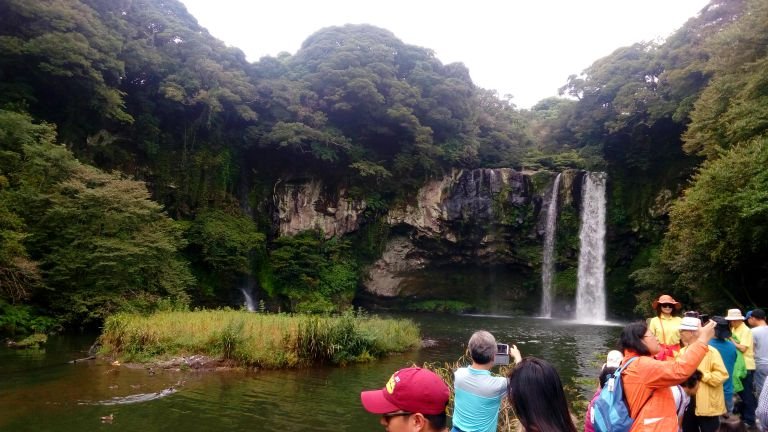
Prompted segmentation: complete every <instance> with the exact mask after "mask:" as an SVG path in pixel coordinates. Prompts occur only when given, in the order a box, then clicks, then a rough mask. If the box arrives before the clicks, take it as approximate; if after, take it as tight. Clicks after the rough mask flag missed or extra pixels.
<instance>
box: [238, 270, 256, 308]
mask: <svg viewBox="0 0 768 432" xmlns="http://www.w3.org/2000/svg"><path fill="white" fill-rule="evenodd" d="M255 285H256V281H255V280H254V278H253V276H247V277H246V280H245V283H244V284H242V285H241V286H240V292H242V293H243V299H244V301H245V307H246V308H247V309H248V311H249V312H255V311H256V302H254V300H253V288H254V286H255Z"/></svg>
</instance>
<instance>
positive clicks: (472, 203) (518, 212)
mask: <svg viewBox="0 0 768 432" xmlns="http://www.w3.org/2000/svg"><path fill="white" fill-rule="evenodd" d="M555 175H556V173H551V172H519V171H515V170H512V169H509V168H497V169H475V170H454V171H452V172H451V173H450V174H449V175H446V176H445V177H443V178H442V179H438V180H433V181H430V182H428V183H427V184H425V185H424V186H423V187H422V188H421V189H420V190H419V191H418V193H417V194H416V196H415V197H413V198H412V200H410V201H409V202H407V203H405V204H402V205H400V206H399V207H396V208H392V209H390V211H389V212H388V214H387V215H386V222H387V224H388V225H389V226H390V227H391V233H392V234H391V236H390V238H389V239H388V242H387V244H386V246H385V248H384V252H383V253H382V255H381V257H380V258H379V259H378V260H377V261H376V262H374V263H373V264H372V265H371V266H370V268H369V270H368V272H367V277H366V280H365V282H364V285H365V288H366V290H367V291H369V292H370V293H372V294H375V295H378V296H384V297H395V296H401V295H410V294H412V293H413V292H417V291H418V292H423V290H420V289H415V288H413V287H414V286H415V282H414V280H416V279H420V278H421V279H423V275H424V274H426V273H429V272H434V271H435V269H448V270H450V269H455V268H461V267H472V268H475V269H477V268H478V267H479V268H488V269H490V268H493V269H498V271H501V272H508V273H514V274H515V275H516V276H515V278H517V279H519V280H521V281H522V282H519V283H518V286H517V287H511V288H510V289H512V290H513V291H515V293H508V294H509V295H508V297H510V296H511V297H520V296H521V295H523V294H524V292H523V291H526V290H529V291H530V290H534V289H535V290H538V279H537V278H538V272H539V268H540V263H541V244H542V236H543V230H544V223H545V219H546V214H545V213H546V210H544V211H542V209H546V208H547V204H548V202H549V200H550V199H551V191H552V184H553V181H554V178H555ZM581 178H582V172H580V171H575V170H570V171H566V172H564V173H563V177H562V181H561V189H560V193H559V194H558V199H560V201H561V204H560V206H561V208H564V209H566V211H567V209H568V208H571V209H573V208H577V207H578V203H579V201H580V192H581V190H580V185H581ZM274 202H275V207H276V219H277V220H278V222H279V223H278V226H279V235H290V234H295V233H297V232H300V231H303V230H307V229H312V228H319V229H321V230H322V231H323V232H325V234H326V236H328V237H331V236H334V235H343V234H347V233H350V232H353V231H355V230H357V229H358V228H359V227H360V223H361V220H362V219H363V218H362V213H363V212H364V211H365V209H366V203H365V202H364V201H359V200H354V199H352V198H350V197H349V196H348V195H347V192H346V190H345V189H344V188H329V187H326V186H324V185H323V184H322V183H321V182H320V181H319V180H309V181H303V182H291V183H283V184H278V185H277V186H276V187H275V197H274ZM494 271H496V270H494ZM436 274H441V273H440V272H439V271H438V272H437V273H436ZM518 276H521V277H518ZM513 279H514V278H513ZM469 288H471V287H469Z"/></svg>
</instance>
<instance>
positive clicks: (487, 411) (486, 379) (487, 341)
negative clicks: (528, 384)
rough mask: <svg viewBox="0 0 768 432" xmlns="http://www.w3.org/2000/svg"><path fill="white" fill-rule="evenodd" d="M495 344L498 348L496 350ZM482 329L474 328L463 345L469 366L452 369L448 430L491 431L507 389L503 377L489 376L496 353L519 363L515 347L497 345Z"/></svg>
mask: <svg viewBox="0 0 768 432" xmlns="http://www.w3.org/2000/svg"><path fill="white" fill-rule="evenodd" d="M499 346H500V347H501V349H502V351H506V352H499V351H498V350H499ZM499 346H497V344H496V339H495V338H494V337H493V335H492V334H490V333H489V332H487V331H485V330H478V331H476V332H475V333H474V334H473V335H472V337H471V338H469V343H468V344H467V351H468V353H469V357H470V358H471V359H472V365H471V366H468V367H464V368H459V369H457V370H456V372H454V390H455V399H454V408H453V429H451V432H495V431H496V424H497V422H498V419H499V407H500V406H501V399H502V397H503V396H504V394H505V393H506V391H507V378H504V377H495V376H492V375H491V368H493V366H494V364H495V362H494V360H495V359H496V354H497V353H498V354H501V355H505V356H509V357H512V358H513V359H514V361H515V364H517V363H519V362H520V351H519V350H518V349H517V347H516V346H514V345H512V346H511V347H510V346H508V345H503V344H499Z"/></svg>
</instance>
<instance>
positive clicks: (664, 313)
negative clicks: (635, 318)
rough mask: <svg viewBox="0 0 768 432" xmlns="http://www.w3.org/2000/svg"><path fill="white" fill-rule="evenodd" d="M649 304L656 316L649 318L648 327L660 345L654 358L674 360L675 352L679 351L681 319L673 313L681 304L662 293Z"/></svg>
mask: <svg viewBox="0 0 768 432" xmlns="http://www.w3.org/2000/svg"><path fill="white" fill-rule="evenodd" d="M651 306H653V309H654V310H655V311H656V316H655V317H653V318H651V321H650V322H649V323H648V329H649V330H650V331H651V333H653V334H654V335H656V338H657V339H658V340H659V344H660V346H661V350H660V351H659V353H658V354H656V359H657V360H674V359H675V353H676V352H678V351H680V320H681V318H680V317H679V316H676V315H674V313H675V311H679V310H680V308H681V307H682V305H681V304H680V303H679V302H678V301H676V300H675V299H674V298H672V296H671V295H667V294H664V295H662V296H660V297H659V298H658V299H656V300H654V301H653V303H652V304H651Z"/></svg>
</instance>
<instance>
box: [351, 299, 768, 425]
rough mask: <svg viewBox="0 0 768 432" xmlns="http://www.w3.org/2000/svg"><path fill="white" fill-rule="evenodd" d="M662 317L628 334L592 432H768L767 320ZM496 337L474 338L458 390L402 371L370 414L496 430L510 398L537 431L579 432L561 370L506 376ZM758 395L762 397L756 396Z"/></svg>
mask: <svg viewBox="0 0 768 432" xmlns="http://www.w3.org/2000/svg"><path fill="white" fill-rule="evenodd" d="M652 306H653V308H654V310H655V311H656V316H655V317H653V318H651V319H649V320H648V321H641V322H636V323H631V324H629V325H627V326H625V327H624V329H623V331H622V333H621V336H620V339H619V349H620V350H621V351H616V350H614V351H610V352H609V353H608V355H607V356H606V361H605V363H604V364H603V365H602V367H601V369H600V373H599V375H598V385H597V391H596V393H595V395H594V397H593V398H592V400H591V401H590V403H589V406H588V408H587V412H586V416H585V420H584V430H585V432H592V431H597V432H601V431H604V430H628V431H631V432H635V431H658V432H676V431H682V432H694V431H696V432H710V431H711V432H716V431H753V430H761V431H768V427H767V426H768V386H765V385H764V384H765V379H766V375H767V374H768V326H767V325H766V317H765V312H764V311H763V310H762V309H754V310H751V311H749V312H747V314H746V315H742V313H741V310H739V309H729V310H728V311H727V313H726V314H725V315H723V316H713V317H711V318H710V317H709V315H706V314H702V313H699V312H696V311H688V312H685V313H683V314H680V312H681V309H682V305H681V304H680V303H679V302H677V301H675V299H674V298H672V297H671V296H669V295H662V296H661V297H659V298H658V299H657V300H655V301H654V302H653V305H652ZM497 348H498V347H497V344H496V340H495V338H494V337H493V335H492V334H490V333H488V332H487V331H483V330H480V331H477V332H475V333H474V334H473V335H472V337H471V338H470V339H469V342H468V344H467V352H468V354H469V357H470V359H471V361H472V363H471V365H469V366H467V367H462V368H458V369H457V370H456V371H454V383H453V386H454V388H453V396H454V404H453V416H452V422H451V426H449V421H448V415H447V408H448V404H449V401H450V399H451V394H452V392H451V391H450V389H449V388H448V386H447V385H446V384H445V382H444V381H443V380H442V379H441V378H440V377H439V376H438V375H436V374H435V373H433V372H432V371H430V370H427V369H422V368H417V367H412V368H406V369H401V370H399V371H397V372H395V373H394V374H393V375H392V377H391V378H390V379H389V381H388V382H387V384H386V385H385V387H384V388H382V389H379V390H370V391H364V392H362V393H361V400H362V404H363V407H364V408H365V409H366V410H367V411H369V412H371V413H374V414H378V415H380V416H381V419H380V423H381V424H382V426H384V427H385V429H386V430H387V431H388V432H400V431H403V432H416V431H423V432H438V431H439V432H444V431H448V430H449V429H448V428H449V427H450V428H451V429H450V431H451V432H495V431H496V430H497V423H498V417H499V409H500V406H501V402H502V399H503V398H505V397H506V398H508V400H509V405H510V406H511V408H512V410H513V412H514V415H515V417H516V418H517V420H518V421H519V422H520V425H521V427H522V429H523V430H525V431H528V432H576V430H577V429H576V426H575V424H574V420H573V416H572V414H571V413H570V412H569V408H568V402H567V400H566V396H565V393H564V391H563V385H562V382H561V380H560V376H559V375H558V373H557V370H556V369H555V368H554V367H553V366H552V365H551V364H549V363H548V362H546V361H545V360H541V359H538V358H535V357H526V358H522V356H521V355H520V351H519V350H518V349H517V347H515V346H514V345H512V346H510V347H509V348H508V352H507V355H509V357H511V358H512V359H513V360H514V363H515V364H514V366H513V367H511V368H510V369H509V373H508V375H507V376H506V377H503V376H494V375H493V374H492V373H491V369H492V368H493V367H494V364H495V362H494V360H495V358H496V356H497V355H498V354H499V352H498V350H497ZM756 396H757V397H756Z"/></svg>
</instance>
